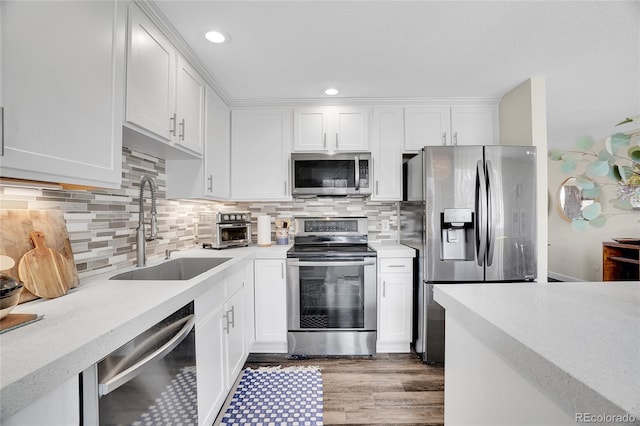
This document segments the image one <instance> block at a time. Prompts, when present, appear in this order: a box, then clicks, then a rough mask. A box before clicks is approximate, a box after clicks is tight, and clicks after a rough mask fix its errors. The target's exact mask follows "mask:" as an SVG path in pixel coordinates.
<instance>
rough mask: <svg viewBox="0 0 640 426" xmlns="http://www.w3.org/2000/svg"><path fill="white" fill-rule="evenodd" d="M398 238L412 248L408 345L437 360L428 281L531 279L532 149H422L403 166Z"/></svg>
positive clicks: (440, 338) (437, 328)
mask: <svg viewBox="0 0 640 426" xmlns="http://www.w3.org/2000/svg"><path fill="white" fill-rule="evenodd" d="M404 167H405V170H404V173H405V175H404V177H405V179H404V184H405V187H404V191H405V195H404V201H403V202H402V203H400V241H401V242H402V243H403V244H406V245H408V246H411V247H414V248H415V249H416V250H417V252H418V256H417V259H418V260H417V267H416V269H417V271H416V277H417V279H416V286H415V289H414V296H415V299H414V300H415V303H414V315H415V318H414V346H415V349H416V352H418V353H421V354H423V359H424V360H425V361H426V362H428V363H437V362H444V310H443V309H442V307H441V306H440V305H438V304H437V303H436V302H435V301H434V300H433V286H434V285H435V284H451V285H455V284H456V283H487V282H495V283H499V282H519V281H533V280H535V279H536V268H537V265H536V263H537V261H536V255H537V247H536V173H535V171H536V151H535V147H521V146H503V145H499V146H434V147H431V146H428V147H424V148H423V149H422V150H421V151H419V153H418V155H417V156H415V157H413V158H411V159H410V160H409V161H407V162H406V163H405V165H404Z"/></svg>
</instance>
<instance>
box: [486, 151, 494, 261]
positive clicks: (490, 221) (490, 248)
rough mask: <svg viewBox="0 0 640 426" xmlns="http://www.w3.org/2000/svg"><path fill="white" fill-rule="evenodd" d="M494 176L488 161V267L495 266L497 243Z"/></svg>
mask: <svg viewBox="0 0 640 426" xmlns="http://www.w3.org/2000/svg"><path fill="white" fill-rule="evenodd" d="M492 176H493V167H492V165H491V161H487V168H486V178H487V221H486V223H487V266H491V265H492V264H493V252H494V249H495V244H494V243H495V241H496V236H495V228H494V226H493V212H494V210H495V209H494V208H493V202H494V197H493V196H492V193H493V186H492V184H491V182H492Z"/></svg>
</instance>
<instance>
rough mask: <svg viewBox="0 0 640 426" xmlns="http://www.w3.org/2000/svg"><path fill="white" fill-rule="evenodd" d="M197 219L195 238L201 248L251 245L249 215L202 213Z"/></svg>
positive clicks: (245, 213)
mask: <svg viewBox="0 0 640 426" xmlns="http://www.w3.org/2000/svg"><path fill="white" fill-rule="evenodd" d="M198 217H199V219H198V227H197V231H196V234H197V235H196V238H197V241H198V243H201V244H202V247H203V248H214V249H223V248H229V247H242V246H248V245H249V244H251V213H249V212H247V211H230V212H217V213H212V212H203V213H200V214H199V215H198Z"/></svg>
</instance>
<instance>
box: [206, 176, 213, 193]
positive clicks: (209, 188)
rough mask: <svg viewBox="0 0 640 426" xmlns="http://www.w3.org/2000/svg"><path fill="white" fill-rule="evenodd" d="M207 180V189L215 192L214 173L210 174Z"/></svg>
mask: <svg viewBox="0 0 640 426" xmlns="http://www.w3.org/2000/svg"><path fill="white" fill-rule="evenodd" d="M207 181H208V182H209V187H208V188H207V190H208V191H209V192H213V175H209V177H208V178H207Z"/></svg>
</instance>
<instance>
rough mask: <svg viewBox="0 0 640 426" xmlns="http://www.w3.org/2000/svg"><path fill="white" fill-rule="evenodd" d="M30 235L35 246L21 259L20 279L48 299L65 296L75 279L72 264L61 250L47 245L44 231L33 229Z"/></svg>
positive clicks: (30, 288) (19, 267) (27, 286)
mask: <svg viewBox="0 0 640 426" xmlns="http://www.w3.org/2000/svg"><path fill="white" fill-rule="evenodd" d="M29 237H30V238H31V241H32V242H33V246H34V248H33V249H32V250H29V251H28V252H26V253H25V254H24V256H22V259H20V264H19V265H18V275H19V276H20V281H22V282H23V283H24V287H25V288H26V289H27V290H29V291H30V292H31V293H33V294H35V295H36V296H40V297H44V298H46V299H54V298H56V297H60V296H64V295H65V294H67V292H69V288H70V285H71V282H72V280H73V270H72V268H71V265H69V263H68V262H67V260H66V259H65V258H64V257H63V256H62V254H60V252H58V251H57V250H54V249H52V248H49V247H47V242H46V237H45V235H44V232H42V231H31V232H30V233H29Z"/></svg>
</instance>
